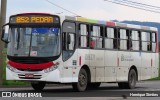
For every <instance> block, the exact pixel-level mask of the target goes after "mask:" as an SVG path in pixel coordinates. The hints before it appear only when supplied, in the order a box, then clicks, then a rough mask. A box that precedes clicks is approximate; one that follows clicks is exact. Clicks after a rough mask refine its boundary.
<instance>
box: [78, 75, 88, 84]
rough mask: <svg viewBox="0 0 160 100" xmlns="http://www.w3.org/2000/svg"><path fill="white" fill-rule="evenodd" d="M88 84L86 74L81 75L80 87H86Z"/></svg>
mask: <svg viewBox="0 0 160 100" xmlns="http://www.w3.org/2000/svg"><path fill="white" fill-rule="evenodd" d="M86 84H87V80H86V76H85V75H84V74H80V75H79V85H80V86H81V87H83V86H86Z"/></svg>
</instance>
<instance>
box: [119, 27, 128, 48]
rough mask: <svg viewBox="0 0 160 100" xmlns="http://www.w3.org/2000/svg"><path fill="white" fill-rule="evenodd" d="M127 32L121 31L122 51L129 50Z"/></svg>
mask: <svg viewBox="0 0 160 100" xmlns="http://www.w3.org/2000/svg"><path fill="white" fill-rule="evenodd" d="M126 34H127V31H126V29H119V36H120V49H121V50H127V39H128V38H127V35H126Z"/></svg>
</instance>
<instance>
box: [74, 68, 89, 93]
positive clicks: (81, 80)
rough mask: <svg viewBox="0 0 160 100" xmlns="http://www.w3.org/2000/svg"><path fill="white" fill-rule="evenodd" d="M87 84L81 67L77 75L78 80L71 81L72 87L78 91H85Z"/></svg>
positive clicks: (85, 75)
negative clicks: (75, 81)
mask: <svg viewBox="0 0 160 100" xmlns="http://www.w3.org/2000/svg"><path fill="white" fill-rule="evenodd" d="M87 84H88V76H87V72H86V70H85V69H83V68H82V69H81V70H80V72H79V75H78V82H77V83H72V87H73V89H74V90H76V91H78V92H82V91H85V90H86V88H87Z"/></svg>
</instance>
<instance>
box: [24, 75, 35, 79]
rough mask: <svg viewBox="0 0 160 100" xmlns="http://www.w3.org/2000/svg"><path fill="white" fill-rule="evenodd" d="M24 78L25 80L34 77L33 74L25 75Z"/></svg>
mask: <svg viewBox="0 0 160 100" xmlns="http://www.w3.org/2000/svg"><path fill="white" fill-rule="evenodd" d="M25 77H26V78H33V77H34V75H33V74H25Z"/></svg>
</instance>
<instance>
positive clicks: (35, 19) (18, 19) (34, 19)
mask: <svg viewBox="0 0 160 100" xmlns="http://www.w3.org/2000/svg"><path fill="white" fill-rule="evenodd" d="M10 23H17V24H18V23H59V18H58V17H56V16H51V15H20V16H12V17H11V18H10Z"/></svg>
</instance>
